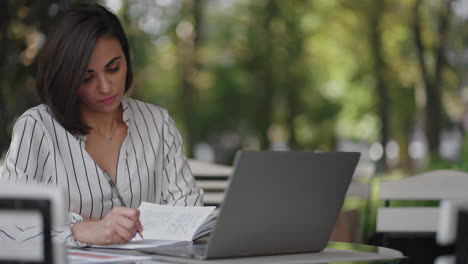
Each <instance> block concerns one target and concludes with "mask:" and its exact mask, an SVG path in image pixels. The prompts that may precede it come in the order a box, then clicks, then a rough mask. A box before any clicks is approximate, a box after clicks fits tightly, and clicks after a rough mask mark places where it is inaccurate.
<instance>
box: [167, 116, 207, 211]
mask: <svg viewBox="0 0 468 264" xmlns="http://www.w3.org/2000/svg"><path fill="white" fill-rule="evenodd" d="M163 140H164V142H163V146H164V147H163V157H164V158H163V174H164V175H163V181H164V182H165V183H166V184H164V186H167V187H166V188H163V199H162V200H163V202H165V203H166V204H168V205H179V206H202V205H203V190H202V189H201V188H199V187H198V186H197V184H196V182H195V179H194V177H193V175H192V171H191V170H190V168H189V166H188V163H187V158H186V156H185V154H184V151H183V143H182V136H181V135H180V132H179V130H178V129H177V128H176V126H175V123H174V121H173V120H172V118H171V117H170V116H169V115H168V114H167V111H165V115H164V128H163Z"/></svg>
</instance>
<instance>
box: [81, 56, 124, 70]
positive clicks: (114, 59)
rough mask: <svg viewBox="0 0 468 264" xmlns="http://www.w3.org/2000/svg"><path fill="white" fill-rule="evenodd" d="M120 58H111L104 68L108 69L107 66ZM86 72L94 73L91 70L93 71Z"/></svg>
mask: <svg viewBox="0 0 468 264" xmlns="http://www.w3.org/2000/svg"><path fill="white" fill-rule="evenodd" d="M121 57H122V56H117V57H115V58H113V59H112V60H110V61H109V62H108V63H107V64H106V66H104V68H107V67H109V65H111V64H112V63H113V62H114V61H116V60H118V59H120V58H121ZM87 72H94V70H93V69H88V70H87Z"/></svg>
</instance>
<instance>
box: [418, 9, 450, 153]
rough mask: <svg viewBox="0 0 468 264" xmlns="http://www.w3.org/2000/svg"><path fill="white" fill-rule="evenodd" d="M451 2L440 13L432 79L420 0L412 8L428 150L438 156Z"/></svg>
mask: <svg viewBox="0 0 468 264" xmlns="http://www.w3.org/2000/svg"><path fill="white" fill-rule="evenodd" d="M450 4H451V1H450V0H448V1H446V7H445V8H444V10H443V11H442V12H441V15H440V22H439V23H440V24H439V28H438V37H439V43H438V45H437V47H436V54H435V67H434V73H433V77H432V78H431V74H430V73H429V69H428V66H427V64H426V62H425V60H424V53H425V47H424V43H423V41H422V37H421V12H420V8H421V0H417V1H416V3H415V6H414V10H413V12H414V22H413V30H414V35H415V45H416V52H417V56H418V63H419V67H420V69H421V76H422V81H423V83H424V87H425V91H426V118H425V126H426V134H427V138H428V143H429V150H430V152H431V153H434V154H436V155H438V150H439V143H440V142H439V141H440V133H441V128H442V120H443V109H442V98H441V97H442V95H441V87H440V85H441V83H442V69H443V66H444V64H445V56H444V51H445V45H446V36H447V32H448V25H449V21H450V17H451V14H450V13H451V12H450Z"/></svg>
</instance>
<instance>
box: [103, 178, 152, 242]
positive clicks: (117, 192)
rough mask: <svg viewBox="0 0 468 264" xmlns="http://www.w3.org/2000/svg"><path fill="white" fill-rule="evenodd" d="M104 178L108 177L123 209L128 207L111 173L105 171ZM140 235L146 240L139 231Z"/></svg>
mask: <svg viewBox="0 0 468 264" xmlns="http://www.w3.org/2000/svg"><path fill="white" fill-rule="evenodd" d="M104 176H105V177H106V179H107V181H108V182H109V185H110V187H111V189H112V192H114V194H115V196H117V199H119V201H120V204H121V205H122V206H123V207H127V205H126V204H125V202H124V200H123V198H122V196H121V195H120V192H119V189H117V186H115V183H114V181H113V180H112V178H111V177H110V175H109V173H108V172H107V171H104ZM138 235H140V237H141V239H144V238H143V234H142V233H141V232H140V231H138Z"/></svg>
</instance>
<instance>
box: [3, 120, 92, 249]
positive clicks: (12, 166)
mask: <svg viewBox="0 0 468 264" xmlns="http://www.w3.org/2000/svg"><path fill="white" fill-rule="evenodd" d="M52 151H54V150H53V147H52V145H51V144H50V142H49V140H48V136H47V133H46V132H45V129H44V128H43V124H42V122H41V121H40V119H36V118H35V117H33V116H30V115H23V116H21V117H20V118H19V119H18V120H17V122H16V123H15V126H14V127H13V136H12V140H11V143H10V148H9V149H8V152H7V154H6V156H5V164H4V167H3V171H1V172H0V182H9V183H15V184H35V185H41V184H52V182H53V181H52V177H54V175H55V173H56V172H55V170H54V169H53V167H52V165H53V164H52V159H51V158H50V156H51V155H53V154H52ZM78 221H83V217H81V216H80V215H77V214H75V213H71V212H70V213H68V214H67V220H66V223H65V225H63V226H60V227H55V228H53V229H52V230H51V237H52V239H53V240H55V241H56V242H60V243H63V244H66V245H69V246H78V247H80V246H86V245H87V244H85V243H81V242H78V241H76V240H75V239H74V237H73V235H72V231H71V228H72V226H73V225H74V224H75V223H76V222H78ZM37 239H40V240H41V241H42V239H43V230H42V226H38V225H37V226H36V225H32V224H31V225H28V226H18V225H16V224H15V223H0V241H2V240H5V241H10V242H15V243H33V242H34V241H37Z"/></svg>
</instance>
